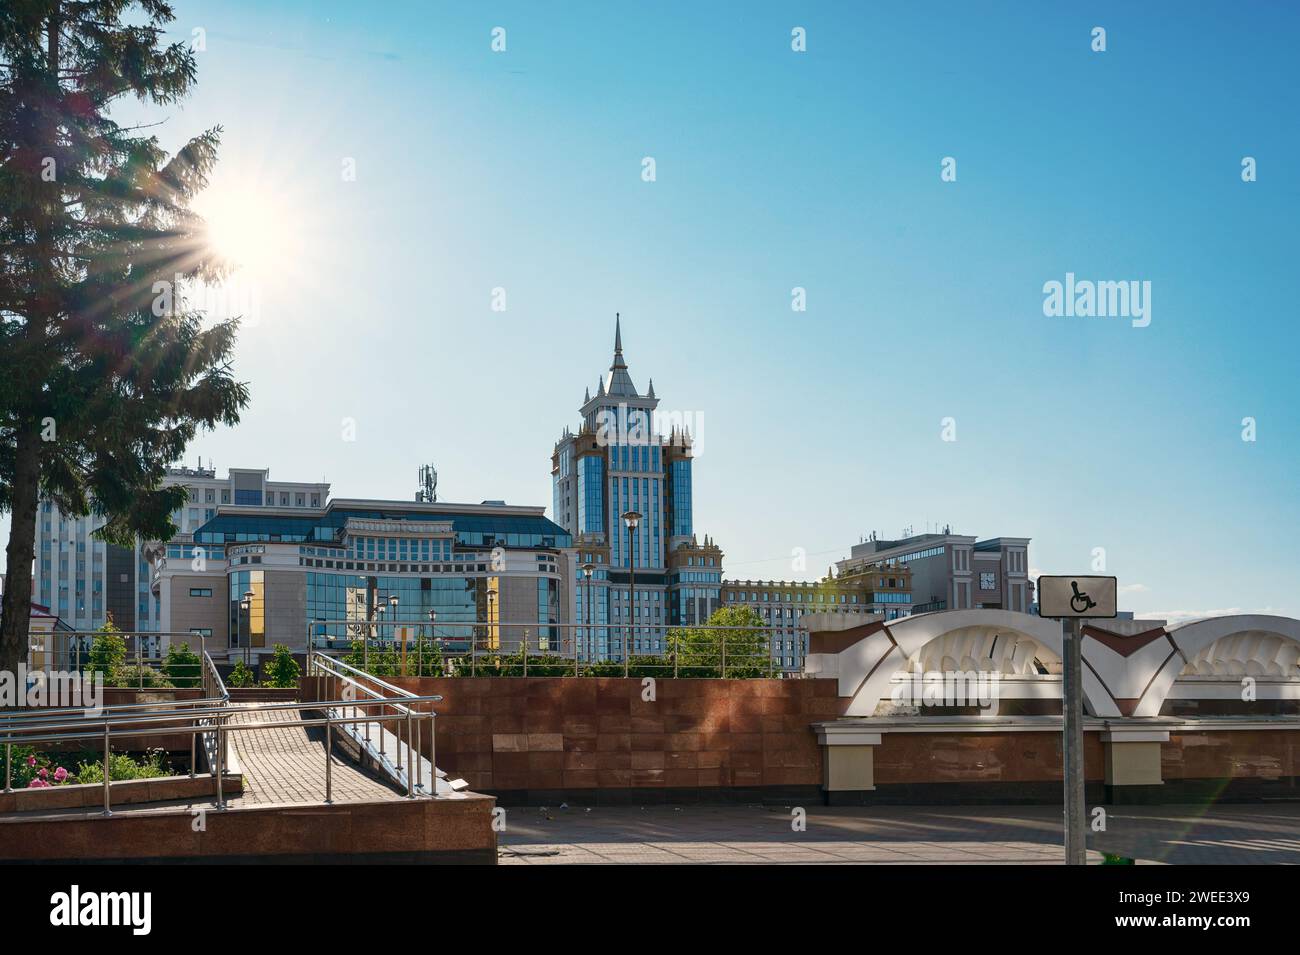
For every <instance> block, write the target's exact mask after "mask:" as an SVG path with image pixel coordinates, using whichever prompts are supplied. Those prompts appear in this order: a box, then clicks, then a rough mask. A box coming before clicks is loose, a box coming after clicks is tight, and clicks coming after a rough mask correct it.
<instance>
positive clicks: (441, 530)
mask: <svg viewBox="0 0 1300 955" xmlns="http://www.w3.org/2000/svg"><path fill="white" fill-rule="evenodd" d="M265 500H266V499H264V501H265ZM278 501H279V499H278V498H277V502H276V503H275V504H270V503H263V504H262V505H260V506H259V505H257V504H252V503H249V504H229V505H218V507H217V508H216V513H215V514H214V515H213V517H212V518H211V519H210V520H208V521H206V522H204V523H203V524H201V525H200V526H199V527H197V528H196V529H195V530H194V532H193V534H192V535H181V536H180V537H178V538H176V539H173V540H172V541H169V542H167V543H162V542H154V543H151V544H149V545H147V546H146V553H147V555H148V557H149V558H150V560H151V561H152V563H153V579H152V586H151V591H152V594H153V596H154V597H155V598H156V599H157V600H158V602H159V608H160V620H161V622H162V624H163V627H164V629H167V630H171V631H175V632H179V633H188V634H193V635H196V636H198V637H201V638H202V640H203V642H204V644H205V646H207V647H210V648H217V649H220V650H224V649H227V648H244V649H246V650H247V652H248V653H249V655H251V656H253V657H260V656H263V655H266V654H268V653H270V652H271V649H272V647H273V645H274V644H276V643H281V644H284V645H285V646H287V647H289V648H290V649H291V650H295V651H298V652H302V651H303V650H305V649H306V646H307V642H308V638H309V634H310V636H311V637H312V638H314V639H315V642H316V643H317V645H321V644H327V645H331V646H342V645H346V644H347V642H348V641H350V640H353V639H356V638H358V637H360V636H361V635H363V634H365V633H370V634H374V635H379V634H382V635H384V636H386V637H387V636H393V635H397V636H403V637H408V638H411V639H413V638H415V637H417V636H420V635H425V636H430V637H433V638H435V639H437V640H439V641H440V642H442V643H443V644H444V645H445V646H450V647H451V648H452V649H457V650H460V649H465V648H468V646H469V643H470V639H471V637H473V638H475V639H477V640H478V641H479V646H480V647H484V646H487V647H493V646H495V647H499V648H501V649H504V650H507V651H512V650H514V649H517V647H518V644H519V642H520V641H521V640H522V639H525V638H526V639H527V640H528V641H529V646H530V647H531V648H533V649H535V650H536V649H539V648H540V649H541V650H543V651H553V652H560V653H569V652H571V645H569V646H566V641H569V640H571V639H572V637H571V635H570V634H569V632H568V631H566V630H564V629H563V628H562V627H560V626H558V625H559V624H566V623H569V622H570V621H571V620H572V619H573V606H574V601H575V595H574V588H573V586H572V582H573V580H574V571H573V567H574V554H573V552H572V550H571V544H572V541H571V538H570V536H569V534H568V533H567V532H566V531H565V530H564V529H563V528H561V527H558V526H556V525H555V524H554V523H552V522H551V521H549V520H548V519H547V518H546V516H545V508H542V507H518V506H509V505H506V504H504V503H501V502H496V501H490V502H485V503H483V504H451V503H441V502H439V503H433V502H425V501H415V502H408V501H380V500H345V499H332V500H329V501H326V502H325V503H324V504H323V505H321V506H318V507H314V508H313V507H306V508H299V507H297V506H295V505H294V504H292V503H291V504H289V505H288V506H283V505H281V504H280V503H278ZM431 610H432V611H434V612H435V613H436V617H435V618H434V620H433V621H432V624H433V626H429V625H430V623H431V621H430V617H429V611H431ZM375 621H383V622H384V623H386V624H387V626H378V627H376V626H374V625H373V624H374V622H375ZM479 622H482V623H483V626H478V627H475V626H472V625H474V624H476V623H479ZM395 624H401V625H402V628H403V629H400V630H399V629H397V628H396V627H395V626H394V625H395Z"/></svg>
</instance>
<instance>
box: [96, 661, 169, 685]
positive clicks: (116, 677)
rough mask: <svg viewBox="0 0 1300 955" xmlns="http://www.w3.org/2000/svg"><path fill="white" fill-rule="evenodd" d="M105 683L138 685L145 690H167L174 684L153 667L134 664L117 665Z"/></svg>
mask: <svg viewBox="0 0 1300 955" xmlns="http://www.w3.org/2000/svg"><path fill="white" fill-rule="evenodd" d="M106 685H107V686H120V687H139V688H141V689H145V690H167V689H171V688H172V687H173V686H174V684H173V683H172V682H171V681H170V680H168V679H167V678H166V677H165V676H163V675H162V673H161V672H160V671H158V670H155V669H154V668H153V667H148V666H144V665H141V666H136V665H135V664H131V665H130V666H123V667H118V668H117V670H116V671H114V673H113V678H112V679H111V680H109V681H107V682H106Z"/></svg>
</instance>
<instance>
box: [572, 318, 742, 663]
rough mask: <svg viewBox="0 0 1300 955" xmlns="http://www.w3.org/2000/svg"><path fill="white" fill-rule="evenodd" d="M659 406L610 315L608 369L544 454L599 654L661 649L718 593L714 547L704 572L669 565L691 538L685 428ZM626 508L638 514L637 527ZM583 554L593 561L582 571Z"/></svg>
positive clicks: (582, 611) (701, 617)
mask: <svg viewBox="0 0 1300 955" xmlns="http://www.w3.org/2000/svg"><path fill="white" fill-rule="evenodd" d="M658 409H659V398H658V397H657V396H656V395H655V391H654V382H653V381H652V382H650V384H649V387H648V388H647V389H646V391H645V393H641V392H639V391H638V390H637V388H636V386H635V384H633V382H632V378H631V375H630V374H629V372H628V367H627V363H626V362H625V361H624V358H623V338H622V328H621V324H620V323H618V322H617V321H616V323H615V331H614V360H613V363H612V364H611V365H610V368H609V372H608V373H607V374H606V375H605V376H603V377H602V378H601V379H600V380H599V381H598V382H597V384H596V393H595V395H594V396H593V395H592V393H591V391H590V390H588V391H587V394H586V396H585V398H584V401H583V404H582V406H581V408H580V409H579V414H580V415H581V425H580V427H579V430H578V431H577V432H573V431H570V430H569V429H567V428H566V429H565V430H564V433H563V434H562V435H561V437H560V440H559V441H558V442H557V443H556V445H555V451H554V454H553V455H552V459H551V477H552V489H553V507H554V510H553V512H552V516H553V517H554V519H555V522H556V523H557V524H559V525H560V526H561V527H563V528H564V529H565V530H566V531H568V532H569V533H570V534H571V535H572V536H573V540H574V546H575V547H576V548H577V550H578V552H579V553H578V561H577V566H576V567H575V577H574V583H575V584H576V585H577V587H578V589H577V594H576V598H577V599H576V607H577V608H578V611H577V618H578V619H577V622H579V623H581V622H585V621H586V620H588V619H590V620H591V621H592V623H593V628H594V629H593V633H592V634H590V639H589V640H588V641H586V642H587V644H588V645H589V646H590V648H591V652H592V653H593V655H594V656H595V657H596V658H600V659H619V658H621V656H622V654H623V653H624V651H625V649H630V651H631V652H632V653H637V652H645V653H656V652H660V651H662V650H663V648H664V645H665V631H666V628H667V627H670V626H675V625H679V624H687V623H696V622H700V623H702V622H704V621H705V620H707V619H708V616H709V613H711V612H712V610H713V609H716V608H717V606H718V605H719V603H720V596H719V585H720V582H721V552H717V553H716V554H714V555H713V559H714V561H715V566H714V568H713V571H714V573H713V576H712V577H711V579H707V580H706V579H695V578H692V577H690V576H683V575H682V574H680V573H678V572H677V564H679V563H685V557H684V556H682V554H681V553H680V551H682V550H683V549H689V548H694V547H695V546H696V542H695V538H694V518H693V508H692V495H691V480H692V466H693V464H692V449H691V438H690V435H689V433H687V431H686V430H685V429H677V428H674V429H672V430H671V431H670V433H669V434H667V435H664V434H663V433H662V431H663V430H664V428H663V426H662V416H661V415H660V413H659V410H658ZM628 512H636V513H637V514H639V515H640V521H639V523H638V526H637V527H636V528H635V530H633V529H631V528H629V527H628V526H627V523H626V521H625V520H624V518H623V515H624V514H626V513H628ZM692 553H694V552H693V551H692ZM586 563H591V564H593V565H596V566H597V567H598V568H599V569H598V570H597V571H596V572H595V573H594V574H593V576H592V578H591V579H590V581H588V580H587V579H586V578H585V577H583V576H582V574H581V571H580V568H581V567H582V565H583V564H586ZM600 623H608V624H609V626H608V627H607V628H606V627H599V626H596V625H597V624H600Z"/></svg>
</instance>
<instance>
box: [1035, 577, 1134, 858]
mask: <svg viewBox="0 0 1300 955" xmlns="http://www.w3.org/2000/svg"><path fill="white" fill-rule="evenodd" d="M1116 583H1117V581H1116V579H1115V578H1114V577H1039V578H1038V613H1039V615H1040V616H1043V617H1055V618H1057V619H1060V620H1069V621H1070V630H1069V633H1068V634H1067V635H1066V637H1065V653H1064V654H1063V656H1064V659H1063V660H1062V663H1063V664H1064V674H1063V681H1062V682H1063V684H1064V686H1063V688H1062V694H1061V717H1062V734H1063V736H1062V741H1063V744H1064V745H1063V746H1062V750H1063V755H1064V763H1065V766H1064V777H1065V864H1066V865H1084V864H1085V862H1086V861H1087V853H1088V846H1087V819H1086V812H1085V810H1084V799H1083V786H1084V775H1083V621H1084V620H1086V619H1096V618H1110V617H1114V616H1115V615H1116V613H1117V612H1118V610H1117V605H1116V601H1117V599H1118V597H1117V590H1118V588H1117V586H1116Z"/></svg>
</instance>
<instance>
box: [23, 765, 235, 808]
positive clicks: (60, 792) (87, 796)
mask: <svg viewBox="0 0 1300 955" xmlns="http://www.w3.org/2000/svg"><path fill="white" fill-rule="evenodd" d="M223 788H224V789H225V793H226V795H227V796H237V795H239V794H240V793H242V792H243V791H244V779H243V777H242V776H227V777H226V779H225V786H224V787H223ZM216 791H217V789H216V785H215V783H214V781H213V779H212V776H211V775H209V774H207V773H204V774H202V775H199V776H195V777H194V778H193V779H191V778H190V777H189V776H159V777H158V778H157V779H119V780H116V781H114V782H112V783H110V784H109V800H110V802H111V804H112V805H114V806H124V805H127V804H128V803H142V802H167V801H170V800H175V799H195V798H203V797H212V796H215V795H216ZM103 805H104V785H103V783H89V784H82V783H73V784H72V785H71V786H49V787H45V788H40V789H15V790H14V791H13V792H10V793H0V813H6V812H33V811H40V812H48V811H50V810H54V809H93V808H102V807H103Z"/></svg>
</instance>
